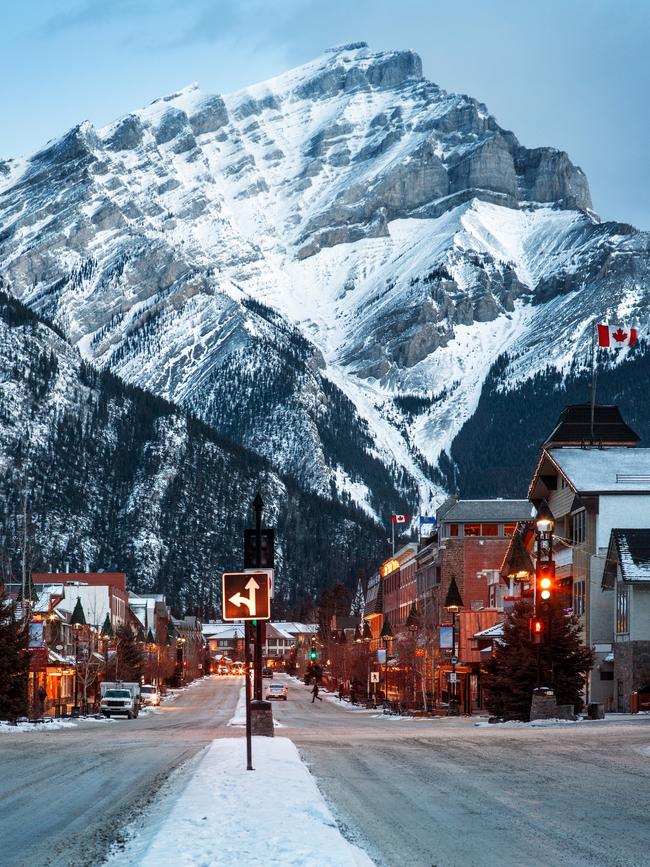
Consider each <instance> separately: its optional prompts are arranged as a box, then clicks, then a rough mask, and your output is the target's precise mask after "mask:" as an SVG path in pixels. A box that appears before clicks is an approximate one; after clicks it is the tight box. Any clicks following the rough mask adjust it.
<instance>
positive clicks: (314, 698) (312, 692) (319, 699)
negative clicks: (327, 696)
mask: <svg viewBox="0 0 650 867" xmlns="http://www.w3.org/2000/svg"><path fill="white" fill-rule="evenodd" d="M311 694H312V696H313V698H312V700H311V703H312V704H313V703H314V702H315V701H316V699H318V701H322V700H323V699H322V698H321V697H320V696H319V694H318V684H317V683H316V682H315V681H314V688H313V689H312V691H311Z"/></svg>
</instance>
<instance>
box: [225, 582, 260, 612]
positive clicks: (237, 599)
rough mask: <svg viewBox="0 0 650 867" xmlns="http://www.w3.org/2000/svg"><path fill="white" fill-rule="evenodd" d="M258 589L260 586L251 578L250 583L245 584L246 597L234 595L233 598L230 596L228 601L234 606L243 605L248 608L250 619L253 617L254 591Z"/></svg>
mask: <svg viewBox="0 0 650 867" xmlns="http://www.w3.org/2000/svg"><path fill="white" fill-rule="evenodd" d="M259 589H260V585H259V584H258V583H257V581H256V580H255V579H254V578H251V579H250V581H248V583H247V584H246V590H248V597H246V596H242V595H241V593H235V595H234V596H231V597H230V599H229V600H228V601H229V602H232V603H233V604H234V605H237V606H241V605H245V606H246V607H247V608H248V613H249V615H250V616H251V617H255V610H256V607H257V606H256V605H255V591H256V590H259Z"/></svg>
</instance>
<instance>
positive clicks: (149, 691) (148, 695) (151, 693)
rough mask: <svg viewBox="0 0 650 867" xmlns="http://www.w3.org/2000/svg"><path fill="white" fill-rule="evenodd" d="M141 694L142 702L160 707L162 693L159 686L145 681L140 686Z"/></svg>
mask: <svg viewBox="0 0 650 867" xmlns="http://www.w3.org/2000/svg"><path fill="white" fill-rule="evenodd" d="M140 695H141V696H142V704H150V705H152V707H158V705H159V704H160V693H159V692H158V687H157V686H152V684H150V683H143V684H142V686H141V687H140Z"/></svg>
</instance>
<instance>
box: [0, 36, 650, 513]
mask: <svg viewBox="0 0 650 867" xmlns="http://www.w3.org/2000/svg"><path fill="white" fill-rule="evenodd" d="M591 208H592V203H591V197H590V194H589V186H588V183H587V179H586V177H585V175H584V173H583V172H582V171H581V170H580V169H579V168H578V167H576V166H575V165H574V164H573V163H572V162H571V160H570V159H569V157H568V156H567V154H566V153H564V152H563V151H561V150H558V149H555V148H550V147H548V148H546V147H542V148H534V149H529V148H526V147H524V146H523V145H522V144H520V142H519V141H518V139H517V138H516V136H515V135H514V133H512V132H511V131H509V130H506V129H504V128H503V127H501V126H500V125H499V123H498V122H497V120H496V119H495V118H494V117H493V116H492V115H491V114H490V113H489V110H488V108H487V107H486V106H485V105H484V104H483V103H481V102H479V101H477V100H475V99H473V98H472V97H470V96H466V95H462V94H455V93H448V92H446V91H444V90H442V89H441V88H440V87H438V86H437V85H436V84H434V83H433V82H431V81H428V80H427V79H426V78H424V77H423V75H422V68H421V63H420V59H419V57H418V56H417V55H416V54H415V53H414V52H412V51H408V50H407V51H372V50H371V49H370V48H369V47H368V46H367V45H366V44H365V43H351V44H348V45H343V46H338V47H337V48H335V49H332V50H329V51H326V52H324V53H323V54H322V55H320V56H319V57H317V58H315V59H314V60H313V61H311V62H309V63H307V64H304V65H303V66H301V67H298V68H297V69H293V70H290V71H288V72H286V73H284V74H282V75H280V76H277V77H276V78H273V79H270V80H268V81H265V82H262V83H259V84H255V85H251V86H250V87H247V88H244V89H243V90H240V91H238V92H236V93H234V94H229V95H224V96H220V95H216V94H206V93H204V92H202V91H201V90H200V89H199V88H198V87H197V86H196V85H191V86H190V87H187V88H184V89H182V90H179V91H176V92H174V93H171V94H168V95H167V96H164V97H161V98H160V99H158V100H155V101H154V102H153V103H151V104H150V105H148V106H146V107H144V108H141V109H137V110H134V111H132V112H130V113H129V114H126V115H124V116H123V117H121V118H120V119H118V120H117V121H115V122H114V123H112V124H110V125H108V126H106V127H104V128H102V129H99V130H95V129H94V128H93V127H92V125H91V124H89V123H85V124H81V125H79V126H78V127H75V128H74V129H73V130H71V131H70V132H69V133H68V134H67V135H65V136H63V137H62V138H61V139H59V140H57V141H56V142H51V143H49V144H48V145H47V146H46V147H45V148H44V149H42V150H41V151H39V152H38V153H37V154H35V155H34V156H32V157H31V158H30V159H28V160H26V161H24V162H15V161H12V162H8V163H4V164H3V166H2V167H0V263H1V266H0V267H1V268H2V272H3V274H4V276H5V278H6V281H7V284H8V286H9V287H10V289H11V291H12V292H13V293H14V294H15V295H17V296H18V297H20V298H21V299H22V300H23V301H24V302H26V303H27V304H29V305H30V306H31V307H32V308H33V309H35V310H37V311H38V312H39V313H41V314H42V315H44V316H47V317H48V318H50V319H51V320H53V321H55V322H56V323H57V324H58V325H59V326H60V327H61V328H63V329H64V330H65V332H66V334H67V335H68V336H69V337H70V339H71V340H72V341H73V342H74V343H76V344H77V345H78V346H79V348H80V350H81V352H82V353H83V354H84V356H85V357H87V358H88V359H91V360H92V361H94V362H95V363H96V364H98V365H99V366H101V367H105V368H110V369H112V370H114V371H116V372H117V373H119V374H120V375H121V376H123V377H124V378H125V379H127V380H128V381H130V382H134V383H137V384H139V385H142V386H145V387H147V388H150V389H151V390H152V391H154V392H156V393H157V394H160V395H162V396H163V397H165V398H167V399H169V400H171V401H174V402H176V403H178V404H180V405H182V406H184V407H187V408H190V409H191V410H193V411H194V412H196V413H197V414H198V415H199V416H200V417H201V418H202V419H203V420H204V421H207V422H208V423H209V424H211V425H213V426H214V427H215V428H216V429H217V430H219V431H221V432H222V433H225V434H227V435H228V436H230V437H232V438H233V439H235V440H237V441H239V442H241V443H243V444H244V445H246V446H247V447H249V448H251V449H253V450H254V451H256V452H258V453H260V454H262V455H264V456H265V457H267V458H269V459H270V460H272V461H273V462H274V464H275V466H276V467H277V468H279V469H280V470H281V471H282V472H283V473H286V474H287V475H290V476H293V477H294V478H296V479H297V480H298V481H299V482H300V484H302V485H304V486H306V487H309V488H310V489H312V490H317V491H319V492H320V493H321V494H323V495H326V496H332V497H337V496H341V497H345V496H353V497H354V498H355V500H356V501H357V502H359V503H361V504H362V506H363V508H365V509H366V510H367V511H368V512H370V513H372V514H374V515H378V514H380V513H381V512H382V510H383V509H385V508H387V506H386V504H387V503H388V501H389V500H393V501H395V500H397V499H399V498H400V497H401V496H406V495H407V494H408V496H409V497H410V496H414V497H415V498H416V499H417V497H419V498H420V500H421V502H423V503H427V502H430V501H432V500H433V499H436V498H437V497H439V496H440V495H441V494H442V492H443V487H444V486H445V485H447V484H448V475H443V470H442V469H441V467H446V469H445V472H446V473H447V474H448V472H449V466H448V465H445V464H444V459H443V460H442V463H441V464H440V466H438V463H439V461H440V460H441V457H440V456H441V454H443V453H445V452H447V451H448V450H449V448H450V444H451V443H452V441H453V439H454V437H455V436H456V434H457V432H458V430H459V429H460V427H461V426H462V424H463V423H464V421H465V420H467V419H468V418H469V417H470V416H471V415H472V413H473V411H474V408H475V406H476V405H477V402H478V400H479V395H480V390H481V387H482V383H483V382H484V381H485V378H486V376H487V372H488V370H489V368H490V365H491V364H492V363H493V362H495V361H496V359H497V357H498V356H499V355H500V353H502V352H505V351H511V352H513V353H515V354H516V356H517V359H518V361H517V364H518V365H519V367H518V368H517V370H519V369H520V368H521V369H522V370H523V371H524V372H523V373H521V376H522V377H525V376H529V375H530V376H533V375H535V372H536V371H537V370H539V369H540V366H541V365H544V364H555V363H557V364H558V365H561V364H562V365H566V364H568V363H570V359H573V358H574V356H575V353H576V352H578V350H579V347H580V339H581V335H582V334H583V330H584V322H585V321H588V320H589V319H590V317H593V316H594V315H596V313H597V312H598V315H603V316H604V315H605V311H606V310H608V309H610V308H611V309H614V310H615V309H618V308H617V306H616V305H622V308H621V309H624V310H626V311H630V312H631V315H632V314H634V315H637V311H640V310H642V309H643V307H642V305H643V303H644V301H643V298H644V297H645V296H644V291H645V289H644V288H643V287H644V286H645V283H644V281H645V279H646V275H647V272H648V266H647V259H648V246H649V244H648V238H647V236H646V235H644V234H643V233H639V234H634V233H633V232H632V231H631V230H628V229H629V227H628V229H625V227H623V228H622V227H621V226H620V225H615V224H605V223H600V222H599V221H598V219H597V218H596V217H595V215H594V214H593V212H592V210H591ZM639 287H640V288H639ZM551 308H552V313H553V316H554V317H555V318H556V320H557V321H558V323H560V324H559V325H558V328H559V330H560V331H561V332H562V334H565V335H570V337H567V340H568V341H569V343H568V348H566V347H565V349H564V350H562V349H561V348H558V346H560V344H561V342H562V339H563V338H562V339H561V338H557V336H556V337H554V338H553V340H554V341H555V342H552V341H551V338H550V336H545V337H543V338H540V337H539V336H535V335H536V334H537V335H539V333H541V332H543V333H544V335H547V332H548V328H547V327H546V326H544V324H543V323H544V321H545V320H544V316H545V315H546V316H548V315H550V314H549V313H548V310H551ZM538 317H541V318H538ZM535 323H536V324H535ZM540 323H541V324H540ZM535 329H536V330H535ZM576 335H578V337H576ZM536 341H537V343H536ZM540 341H541V343H542V344H543V346H542V347H541V348H540V346H539V345H538V344H539V343H540ZM533 347H535V348H534V349H533ZM567 358H568V359H569V361H567ZM522 359H523V360H522ZM519 375H520V374H519V373H517V376H519ZM403 395H407V398H405V399H404V400H402V397H403ZM413 407H415V408H416V409H415V410H414V409H413ZM416 410H417V411H416ZM378 492H379V493H378ZM404 508H406V506H404ZM406 510H407V511H408V509H406Z"/></svg>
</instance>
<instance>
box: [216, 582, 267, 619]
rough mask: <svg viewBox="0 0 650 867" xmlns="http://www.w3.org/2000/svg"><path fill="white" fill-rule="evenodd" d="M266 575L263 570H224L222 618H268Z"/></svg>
mask: <svg viewBox="0 0 650 867" xmlns="http://www.w3.org/2000/svg"><path fill="white" fill-rule="evenodd" d="M270 595H271V594H270V586H269V578H268V575H266V574H264V573H263V572H254V573H250V572H225V573H224V575H223V584H222V595H221V599H222V606H223V619H224V620H268V619H269V618H270V616H271V599H270Z"/></svg>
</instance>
